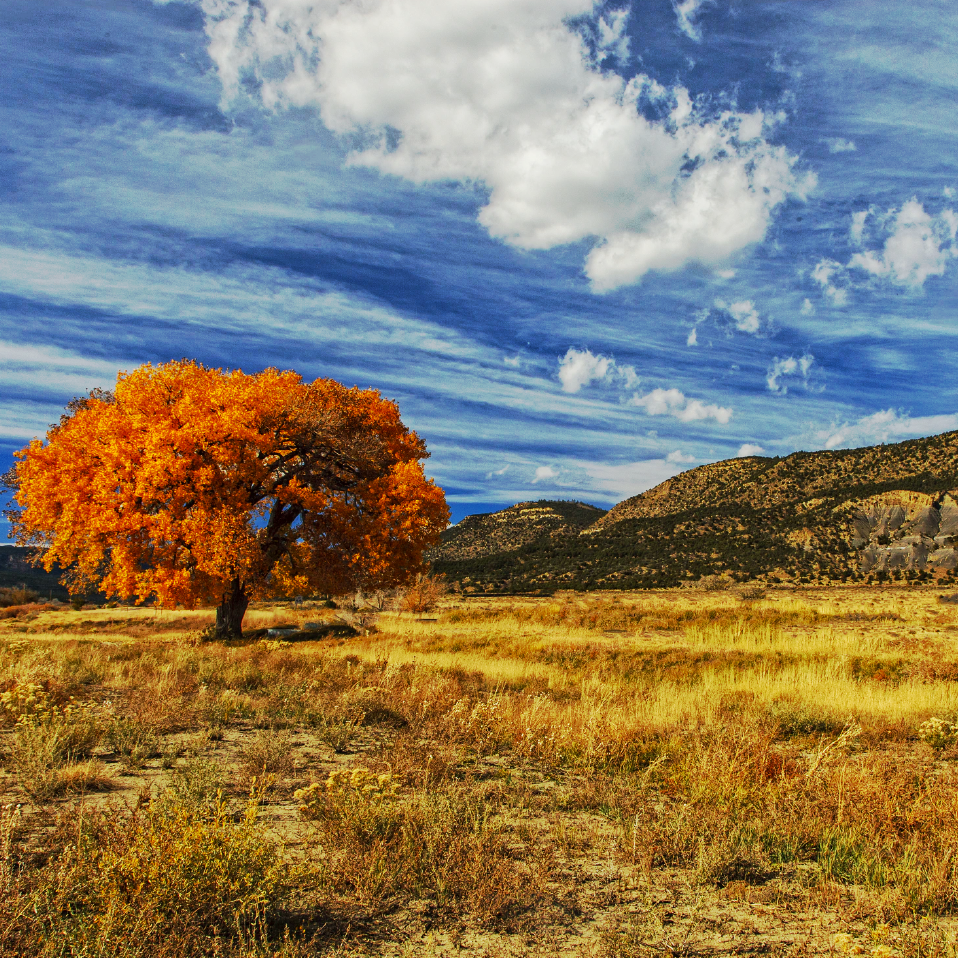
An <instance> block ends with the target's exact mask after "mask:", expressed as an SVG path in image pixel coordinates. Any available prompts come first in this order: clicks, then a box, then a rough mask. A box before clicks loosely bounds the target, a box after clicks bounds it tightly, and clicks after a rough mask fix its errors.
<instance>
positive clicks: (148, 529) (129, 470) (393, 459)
mask: <svg viewBox="0 0 958 958" xmlns="http://www.w3.org/2000/svg"><path fill="white" fill-rule="evenodd" d="M428 455H429V454H428V453H427V452H426V448H425V445H424V443H423V442H422V440H421V439H420V438H419V437H418V436H417V435H416V434H415V433H414V432H412V431H411V430H409V429H407V428H406V426H404V425H403V423H402V421H401V420H400V418H399V410H398V408H397V406H396V404H395V403H393V402H390V401H389V400H386V399H383V397H382V396H381V395H380V394H379V393H378V392H377V391H375V390H371V389H358V388H347V387H345V386H343V385H341V384H340V383H337V382H335V381H333V380H330V379H317V380H315V381H314V382H304V381H303V379H302V378H301V377H300V376H299V375H298V374H297V373H294V372H281V371H278V370H275V369H267V370H265V371H264V372H261V373H257V374H254V375H248V374H245V373H243V372H241V371H238V370H237V371H231V372H224V371H222V370H219V369H208V368H206V367H204V366H202V365H200V364H198V363H195V362H188V361H182V362H171V363H166V364H163V365H158V366H152V365H149V364H147V365H145V366H141V367H139V368H138V369H136V370H134V371H133V372H131V373H121V374H120V376H119V377H118V379H117V384H116V388H115V391H114V392H112V393H107V392H103V391H96V390H95V391H94V392H93V393H91V394H90V395H89V396H88V397H86V398H84V399H82V400H79V401H74V403H72V404H71V405H70V407H68V411H67V414H65V415H64V416H63V417H61V420H60V423H59V424H58V425H56V426H53V427H52V428H51V429H50V430H49V432H48V433H47V436H46V440H45V441H41V440H34V441H33V442H32V443H30V445H29V446H27V447H26V448H25V449H22V450H20V451H19V452H18V453H17V454H16V456H17V460H18V461H17V464H16V466H15V467H14V472H13V479H12V485H13V486H14V490H15V501H16V508H15V509H14V510H13V511H12V513H11V518H12V520H13V524H14V531H15V534H16V537H17V539H18V541H19V542H21V543H22V544H24V545H36V546H40V547H41V549H42V562H43V564H44V566H45V567H46V568H47V569H48V570H49V569H51V568H52V567H53V565H54V564H58V565H59V566H60V567H61V568H64V569H67V570H68V571H67V585H68V586H69V587H70V588H71V591H75V592H76V591H83V590H85V589H88V588H90V587H91V586H92V587H96V588H98V589H100V590H102V591H104V592H106V593H107V594H108V595H112V596H115V597H118V598H125V599H127V598H136V599H137V600H138V601H147V600H154V601H157V602H159V603H160V604H162V605H166V606H172V605H174V604H177V603H180V604H183V605H186V606H190V607H192V606H195V605H197V604H214V605H216V606H217V607H218V609H217V631H218V632H220V633H223V634H229V633H239V632H241V623H242V617H243V614H244V613H245V611H246V608H247V606H248V604H249V602H250V601H251V600H252V599H257V598H266V597H269V596H277V595H294V594H297V593H312V592H323V593H332V594H342V593H345V592H348V591H351V590H352V589H354V588H356V587H357V586H361V587H391V586H395V585H398V584H400V583H402V582H403V581H405V580H406V579H408V578H409V577H410V576H411V575H413V574H415V573H416V572H419V571H420V570H421V569H422V562H423V552H424V550H425V549H426V548H428V547H429V546H430V545H433V544H434V543H435V542H437V541H438V538H439V534H440V532H441V531H442V529H444V528H445V526H446V523H447V522H448V519H449V511H448V509H447V507H446V502H445V496H444V495H443V492H442V490H441V489H440V488H439V487H438V486H436V485H435V483H434V482H432V481H431V480H429V479H427V478H426V476H425V475H424V472H423V468H422V460H423V459H425V458H426V457H427V456H428Z"/></svg>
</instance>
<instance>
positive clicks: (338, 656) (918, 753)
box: [0, 587, 958, 958]
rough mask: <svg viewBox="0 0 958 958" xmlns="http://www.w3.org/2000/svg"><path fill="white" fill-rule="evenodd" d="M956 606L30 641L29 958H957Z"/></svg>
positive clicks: (692, 602)
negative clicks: (232, 639) (238, 638)
mask: <svg viewBox="0 0 958 958" xmlns="http://www.w3.org/2000/svg"><path fill="white" fill-rule="evenodd" d="M940 594H941V593H940V590H932V589H930V588H928V589H918V588H905V587H900V588H886V589H884V590H877V589H865V588H849V589H833V590H828V591H808V592H804V593H798V592H786V591H777V592H770V593H769V594H768V596H767V597H765V598H754V599H752V600H746V599H745V598H744V597H741V596H737V595H735V594H734V593H732V592H704V591H695V590H683V591H672V592H664V591H663V592H647V593H622V594H603V595H601V596H596V595H581V594H578V595H577V594H568V595H565V596H563V595H559V596H557V597H555V598H553V599H526V598H496V599H487V598H454V599H450V600H445V601H444V602H443V604H442V606H441V607H440V608H439V609H438V610H437V611H436V612H435V613H432V614H429V615H428V616H422V617H417V616H413V615H411V614H408V613H403V614H400V613H390V612H385V613H382V614H380V615H379V616H378V619H377V620H376V621H375V624H373V623H372V622H371V621H368V620H367V621H366V623H365V625H366V626H367V627H369V626H371V627H369V628H368V630H363V631H361V632H360V633H358V634H353V635H351V636H343V635H339V636H337V635H328V634H327V635H324V636H322V637H316V638H308V636H307V634H306V633H299V634H298V635H297V636H295V637H294V639H295V640H293V641H282V640H277V639H265V640H264V639H262V638H260V637H259V636H258V635H255V634H254V635H253V636H251V637H250V638H249V639H248V640H247V641H244V642H243V643H236V644H233V645H228V646H224V645H221V644H215V643H207V644H204V643H201V642H199V641H198V636H199V632H200V630H201V629H202V628H203V627H204V626H206V625H208V624H209V623H210V622H211V621H212V613H211V612H184V611H176V612H163V611H156V610H152V609H127V608H119V609H109V608H102V609H89V608H87V609H84V610H80V611H74V610H71V609H67V608H61V609H51V608H46V607H42V606H32V607H21V608H19V609H13V610H6V611H5V612H3V616H4V617H3V618H2V619H0V749H2V766H0V793H2V794H0V804H2V809H0V891H2V894H0V954H2V955H11V956H12V955H17V956H40V955H43V956H91V958H92V956H104V958H106V956H110V958H112V956H121V958H128V956H129V958H132V956H143V958H154V956H158V958H172V956H194V955H197V956H199V955H217V956H223V958H239V956H243V958H247V956H248V958H254V956H262V958H266V956H273V958H298V956H305V955H384V956H419V955H423V956H425V955H453V954H455V955H475V956H479V955H487V956H499V955H502V956H506V955H556V956H560V955H561V956H595V958H613V956H623V958H624V956H639V955H670V956H678V955H688V956H693V955H726V954H727V955H746V954H772V955H775V954H780V955H793V954H794V955H806V954H809V955H817V954H822V955H824V954H832V955H841V954H866V955H874V956H892V955H901V956H916V958H917V956H919V955H922V956H936V955H941V956H944V955H954V954H955V944H954V942H955V939H956V935H958V857H956V847H958V725H955V724H952V723H954V722H958V604H951V603H949V602H942V601H940ZM336 615H337V613H336V612H334V611H332V610H327V609H320V608H318V607H309V605H308V604H307V606H306V607H299V608H295V607H293V606H289V607H285V606H283V605H281V604H280V605H273V606H268V607H265V606H264V607H258V608H254V609H252V610H251V611H250V613H249V614H248V616H247V622H246V627H247V628H248V629H251V630H253V629H261V628H263V627H265V626H270V625H275V626H279V625H285V624H289V625H299V624H302V623H304V622H305V621H307V620H312V621H316V620H318V619H320V618H323V617H325V618H328V619H332V618H334V617H335V616H336Z"/></svg>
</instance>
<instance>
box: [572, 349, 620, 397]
mask: <svg viewBox="0 0 958 958" xmlns="http://www.w3.org/2000/svg"><path fill="white" fill-rule="evenodd" d="M614 365H615V360H614V359H610V358H609V357H608V356H593V355H592V350H590V349H581V350H580V349H575V348H573V347H571V346H570V347H569V351H568V352H567V353H566V354H565V356H563V357H562V358H561V359H560V360H559V381H560V382H561V383H562V389H563V391H564V392H567V393H577V392H578V391H579V390H580V389H581V388H582V387H583V386H588V385H589V383H591V382H593V381H594V380H597V379H605V378H606V377H607V376H608V375H609V372H610V371H611V369H612V367H613V366H614Z"/></svg>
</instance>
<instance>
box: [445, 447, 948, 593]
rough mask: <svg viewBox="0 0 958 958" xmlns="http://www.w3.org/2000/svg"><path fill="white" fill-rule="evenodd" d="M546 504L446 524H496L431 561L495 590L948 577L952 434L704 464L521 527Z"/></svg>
mask: <svg viewBox="0 0 958 958" xmlns="http://www.w3.org/2000/svg"><path fill="white" fill-rule="evenodd" d="M541 505H543V504H541V503H540V504H529V503H524V504H520V506H513V507H512V509H507V510H504V512H501V513H493V514H492V515H490V516H481V517H475V516H470V517H468V518H467V519H465V520H463V522H461V523H460V524H459V526H457V527H454V530H449V532H450V533H453V532H454V531H455V529H459V528H460V527H463V529H464V530H471V529H473V528H482V529H486V530H490V529H498V528H500V527H501V528H502V529H503V533H502V534H499V535H492V534H484V535H474V536H472V538H471V539H469V540H468V543H469V544H468V546H466V544H465V543H464V544H463V548H462V549H460V550H458V551H456V550H447V546H446V544H445V543H444V544H443V546H441V547H440V548H439V549H438V550H437V552H436V555H435V563H434V568H435V569H436V571H438V572H443V573H445V574H446V575H447V576H448V577H449V578H450V579H452V580H458V581H461V582H464V583H466V584H467V585H468V587H471V588H476V589H481V590H493V591H529V590H546V591H548V590H551V589H555V588H560V587H561V588H570V587H571V588H646V587H654V586H671V585H676V584H679V583H681V582H683V581H690V580H694V579H697V578H699V577H701V576H705V575H712V574H722V573H724V574H728V575H731V576H732V577H734V578H736V579H740V580H746V579H763V580H766V581H805V582H826V581H848V580H861V579H865V580H881V579H884V578H889V577H891V578H930V577H932V576H934V577H936V578H941V577H945V578H948V579H951V578H954V577H955V569H956V567H958V551H956V549H958V432H952V433H945V434H943V435H941V436H933V437H930V438H927V439H914V440H909V441H907V442H902V443H896V444H893V445H884V446H871V447H866V448H863V449H850V450H827V451H823V452H811V453H809V452H800V453H795V454H794V455H791V456H787V457H785V458H764V457H750V458H746V459H733V460H728V461H726V462H720V463H715V464H711V465H706V466H700V467H698V468H697V469H691V470H689V471H688V472H685V473H682V474H681V475H679V476H676V477H675V478H674V479H670V480H668V481H666V482H664V483H662V484H661V485H659V486H656V487H655V488H654V489H651V490H649V491H648V492H645V493H643V494H642V495H639V496H635V497H633V498H631V499H627V500H625V501H624V502H621V503H619V504H618V505H617V506H616V507H615V508H614V509H612V510H611V511H609V512H608V513H604V514H598V513H601V510H596V513H593V514H594V515H596V518H595V520H594V521H593V522H591V523H589V524H588V525H585V526H584V527H583V526H582V525H580V526H579V527H578V528H568V527H566V526H563V525H562V524H560V523H559V522H557V521H555V520H549V521H550V522H552V523H553V526H552V528H551V531H550V529H549V527H548V526H547V525H542V526H540V527H539V528H538V529H537V530H536V532H535V534H531V533H530V534H529V535H528V536H525V537H523V535H521V534H519V532H518V531H517V530H520V529H521V526H522V523H521V521H520V520H521V515H522V510H523V508H529V507H530V506H541ZM549 505H555V504H549ZM577 505H578V506H579V508H580V510H581V509H584V508H586V507H583V506H582V504H577ZM579 515H580V516H582V517H583V518H585V517H587V515H588V513H586V512H581V511H580V512H579ZM507 516H508V518H502V519H500V518H497V517H507ZM473 520H475V522H473ZM510 524H511V527H514V528H513V529H512V531H507V530H510V528H511V527H510ZM450 541H451V542H454V539H452V538H451V540H450Z"/></svg>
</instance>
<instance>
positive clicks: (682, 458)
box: [665, 449, 695, 463]
mask: <svg viewBox="0 0 958 958" xmlns="http://www.w3.org/2000/svg"><path fill="white" fill-rule="evenodd" d="M665 461H666V462H684V463H688V462H695V456H687V455H686V454H685V453H684V452H682V450H681V449H676V450H675V451H674V452H670V453H669V454H668V455H667V456H666V457H665Z"/></svg>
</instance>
